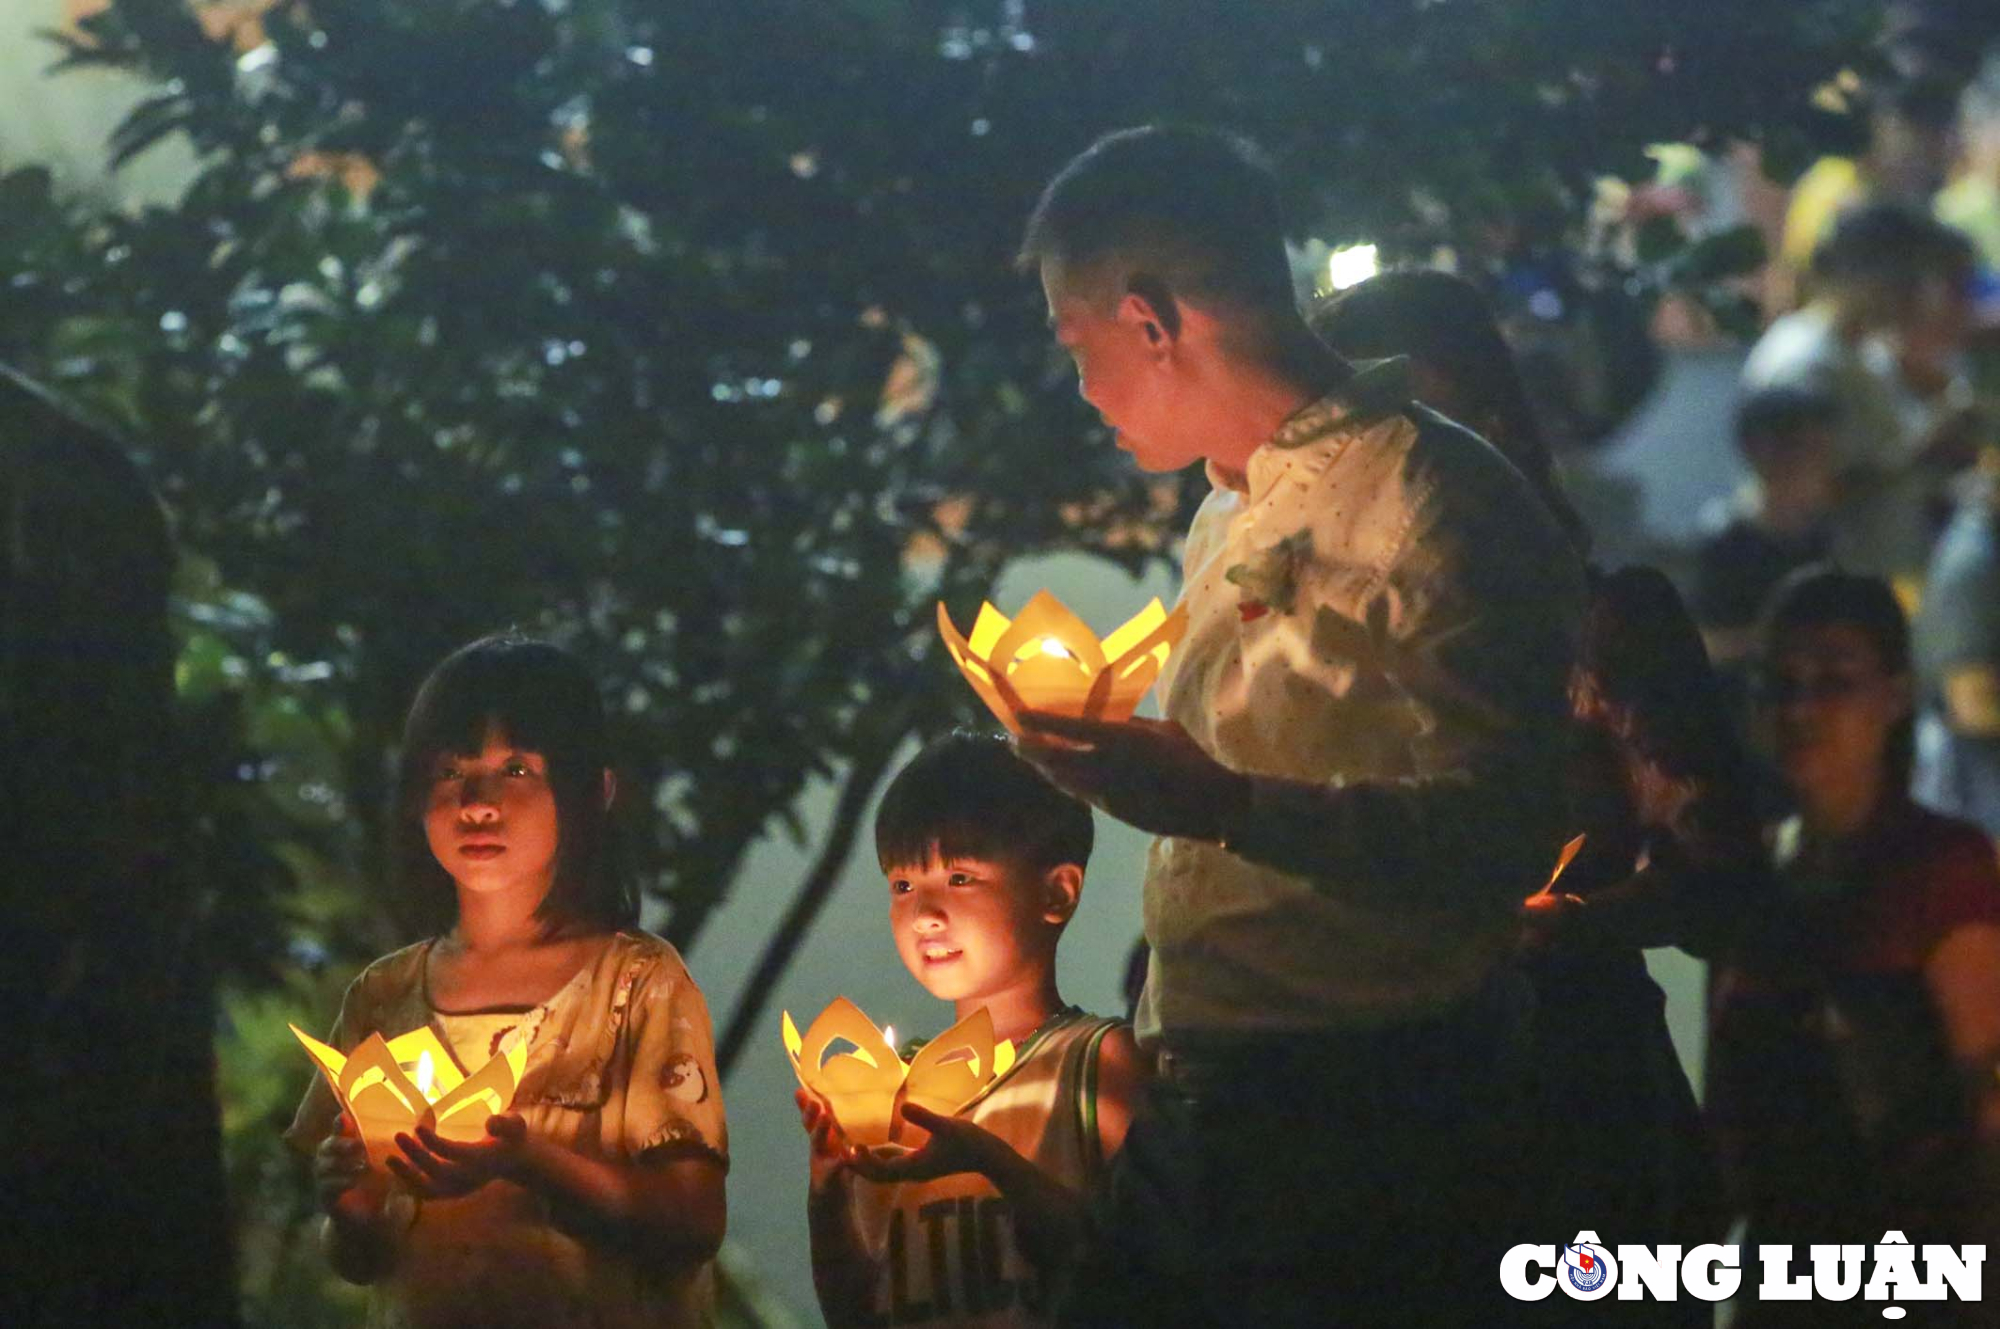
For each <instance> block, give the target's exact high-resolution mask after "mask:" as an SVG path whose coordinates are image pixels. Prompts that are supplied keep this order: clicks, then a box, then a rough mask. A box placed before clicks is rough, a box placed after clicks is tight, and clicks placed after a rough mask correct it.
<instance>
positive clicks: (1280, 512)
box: [1137, 362, 1584, 1043]
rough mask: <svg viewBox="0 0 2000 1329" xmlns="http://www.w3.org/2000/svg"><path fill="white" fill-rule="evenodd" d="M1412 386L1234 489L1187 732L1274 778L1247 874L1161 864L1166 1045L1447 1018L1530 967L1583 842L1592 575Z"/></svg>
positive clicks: (1288, 448) (1156, 1012)
mask: <svg viewBox="0 0 2000 1329" xmlns="http://www.w3.org/2000/svg"><path fill="white" fill-rule="evenodd" d="M1399 372H1400V371H1399V369H1398V366H1397V365H1396V364H1395V363H1394V362H1390V363H1389V364H1385V365H1382V366H1378V367H1377V368H1376V369H1374V370H1370V371H1367V372H1365V373H1364V374H1363V375H1362V376H1361V377H1360V378H1358V379H1357V380H1356V381H1355V382H1354V383H1353V384H1351V385H1350V386H1349V388H1348V389H1347V393H1346V396H1347V400H1343V398H1342V397H1341V396H1333V397H1328V398H1325V399H1323V400H1321V401H1319V402H1317V403H1314V404H1313V405H1311V406H1309V407H1307V408H1305V409H1304V410H1303V411H1301V412H1300V413H1299V414H1297V415H1295V416H1293V417H1292V419H1291V420H1290V421H1288V422H1287V423H1286V425H1285V426H1284V428H1283V429H1281V430H1280V432H1279V434H1278V436H1277V437H1276V438H1274V439H1273V440H1272V442H1270V443H1268V444H1266V445H1265V446H1263V447H1262V448H1260V449H1258V451H1257V452H1256V453H1255V454H1253V455H1252V457H1251V458H1250V463H1249V467H1248V472H1247V475H1245V476H1243V477H1241V478H1240V479H1234V480H1233V478H1232V477H1227V476H1223V475H1222V474H1220V473H1219V472H1215V471H1213V470H1212V471H1211V479H1213V480H1215V481H1216V482H1217V488H1216V489H1215V491H1214V492H1213V493H1211V494H1210V495H1209V497H1208V499H1207V500H1206V501H1205V502H1204V504H1203V505H1202V508H1201V510H1200V512H1199V513H1198V515H1197V516H1196V518H1195V521H1194V526H1193V529H1192V531H1191V532H1190V534H1189V536H1188V541H1187V547H1186V552H1185V555H1184V559H1183V562H1184V577H1185V580H1184V583H1183V590H1182V593H1181V603H1182V604H1183V605H1184V606H1185V607H1186V608H1187V611H1188V628H1187V634H1186V636H1185V638H1184V639H1183V640H1182V642H1181V645H1180V647H1179V648H1178V649H1177V650H1176V651H1175V653H1174V655H1173V657H1172V658H1171V659H1170V660H1169V662H1168V664H1167V668H1166V673H1165V677H1164V680H1163V685H1162V693H1163V696H1164V707H1165V712H1166V715H1167V716H1168V718H1170V719H1172V720H1175V721H1178V722H1179V723H1180V724H1181V725H1182V726H1183V727H1184V728H1185V729H1186V730H1187V731H1188V733H1189V734H1190V735H1192V736H1193V738H1194V739H1195V741H1196V742H1198V743H1200V744H1201V746H1202V747H1203V748H1204V749H1206V750H1207V751H1208V752H1209V753H1210V754H1211V755H1212V756H1214V757H1215V758H1217V759H1218V760H1219V761H1221V762H1222V763H1223V764H1224V765H1227V766H1229V767H1231V768H1233V769H1235V770H1238V771H1243V772H1247V773H1249V774H1252V775H1256V776H1270V777H1277V780H1276V781H1264V782H1261V783H1260V784H1259V785H1258V786H1257V789H1258V792H1257V797H1256V800H1255V806H1254V807H1253V814H1254V816H1253V822H1254V824H1252V825H1248V826H1245V827H1241V828H1238V829H1240V830H1241V831H1243V832H1244V834H1243V835H1242V836H1240V837H1233V844H1234V849H1235V851H1234V852H1232V850H1231V849H1225V848H1223V847H1222V846H1220V845H1216V844H1210V843H1205V842H1199V841H1194V840H1186V839H1176V838H1162V839H1159V840H1156V841H1155V842H1154V844H1153V847H1152V851H1151V856H1150V859H1149V861H1148V864H1147V871H1146V882H1145V916H1146V935H1147V938H1148V939H1149V940H1150V941H1151V943H1152V948H1153V955H1152V963H1151V969H1150V970H1149V974H1148V978H1147V983H1146V990H1145V994H1144V996H1143V998H1142V1000H1141V1003H1140V1008H1139V1018H1138V1031H1137V1032H1138V1036H1139V1038H1140V1040H1141V1041H1142V1042H1147V1043H1151V1042H1154V1041H1156V1040H1158V1039H1160V1038H1161V1037H1162V1036H1163V1035H1165V1036H1168V1037H1177V1036H1178V1037H1194V1038H1199V1037H1201V1036H1203V1035H1205V1034H1208V1033H1221V1034H1225V1035H1226V1034H1240V1033H1245V1032H1254V1031H1298V1030H1317V1029H1330V1028H1342V1027H1346V1028H1353V1027H1359V1026H1370V1025H1379V1024H1383V1023H1387V1022H1391V1021H1395V1020H1400V1019H1405V1018H1411V1017H1416V1016H1420V1015H1423V1014H1426V1013H1430V1012H1433V1011H1436V1010H1438V1009H1440V1008H1442V1007H1444V1006H1446V1005H1448V1004H1450V1003H1451V1002H1452V1001H1453V1000H1454V999H1455V998H1458V997H1460V996H1462V995H1464V994H1466V993H1468V992H1470V991H1471V990H1472V989H1474V988H1475V987H1476V986H1477V985H1478V984H1479V983H1480V982H1481V981H1482V979H1483V978H1484V977H1485V976H1486V975H1487V974H1488V973H1489V972H1490V971H1491V970H1492V968H1493V966H1494V965H1495V963H1496V962H1497V961H1498V959H1499V958H1500V957H1501V956H1502V955H1503V954H1504V953H1505V952H1506V951H1507V950H1508V948H1509V945H1510V942H1511V938H1512V935H1513V913H1514V909H1515V907H1516V906H1517V905H1518V904H1519V902H1520V900H1521V899H1522V898H1523V897H1524V896H1525V895H1526V894H1528V893H1530V892H1532V891H1533V890H1534V889H1535V888H1536V887H1538V886H1539V885H1540V884H1541V880H1540V878H1542V877H1545V876H1546V872H1547V869H1548V867H1549V866H1552V865H1553V862H1554V857H1555V854H1556V852H1557V850H1558V847H1559V846H1560V844H1561V842H1562V840H1563V839H1564V838H1566V836H1565V834H1564V832H1565V830H1566V829H1567V825H1566V823H1567V816H1566V813H1565V811H1564V809H1563V806H1562V796H1561V792H1560V790H1561V781H1560V771H1561V763H1562V760H1563V758H1564V756H1565V754H1566V752H1567V742H1568V733H1569V726H1568V706H1567V701H1566V697H1565V687H1566V683H1567V677H1568V672H1569V668H1570V663H1571V661H1572V660H1573V659H1574V658H1575V650H1576V642H1577V634H1578V630H1579V624H1580V621H1581V615H1582V606H1583V600H1584V591H1583V579H1582V568H1581V565H1580V563H1579V561H1578V559H1577V558H1576V557H1575V555H1574V553H1573V552H1572V551H1571V550H1570V548H1569V546H1568V544H1567V543H1566V541H1565V540H1564V538H1563V536H1562V535H1561V533H1560V531H1559V530H1558V528H1557V526H1556V524H1555V522H1554V520H1553V519H1552V518H1551V517H1550V516H1549V515H1548V513H1547V512H1546V511H1545V510H1544V508H1543V507H1542V505H1541V503H1540V502H1539V500H1538V499H1536V497H1535V496H1534V494H1533V491H1532V490H1531V489H1530V487H1529V486H1528V484H1527V482H1526V481H1525V480H1523V479H1522V478H1521V476H1520V474H1519V473H1518V472H1516V471H1515V470H1514V469H1513V467H1511V466H1510V465H1508V464H1507V463H1506V461H1505V460H1504V459H1502V458H1501V457H1500V455H1499V454H1498V453H1497V452H1495V451H1494V450H1493V449H1492V448H1491V447H1490V446H1489V445H1487V444H1486V443H1484V442H1483V441H1482V440H1480V439H1478V438H1476V437H1475V436H1473V435H1471V434H1469V433H1467V432H1466V431H1464V430H1463V429H1460V428H1459V427H1457V426H1456V425H1453V424H1451V423H1450V422H1448V421H1446V420H1444V419H1443V418H1442V417H1441V416H1437V415H1435V414H1433V413H1431V412H1428V411H1425V410H1423V409H1422V408H1420V407H1409V406H1407V402H1406V398H1405V396H1404V395H1403V394H1402V391H1401V384H1400V383H1399V382H1398V381H1397V375H1398V374H1399ZM1370 399H1373V400H1374V401H1375V402H1376V403H1377V404H1376V405H1374V406H1373V407H1362V406H1353V405H1350V404H1349V402H1350V401H1366V400H1370ZM1418 421H1421V422H1422V423H1421V428H1419V425H1418V423H1417V422H1418ZM1232 481H1233V482H1232ZM1274 864H1275V865H1274Z"/></svg>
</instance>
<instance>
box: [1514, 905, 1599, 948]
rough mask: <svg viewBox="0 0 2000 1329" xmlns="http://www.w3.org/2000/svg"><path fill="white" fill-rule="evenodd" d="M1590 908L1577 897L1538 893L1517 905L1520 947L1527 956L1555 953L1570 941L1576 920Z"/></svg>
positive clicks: (1575, 927)
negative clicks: (1519, 909) (1518, 907)
mask: <svg viewBox="0 0 2000 1329" xmlns="http://www.w3.org/2000/svg"><path fill="white" fill-rule="evenodd" d="M1589 907H1590V906H1589V905H1588V904H1586V903H1585V902H1584V899H1583V897H1582V896H1580V895H1565V894H1562V893H1559V892H1557V891H1554V890H1544V891H1538V892H1536V893H1535V894H1533V895H1531V896H1529V897H1528V898H1527V899H1525V900H1523V901H1522V902H1521V912H1520V922H1521V933H1520V946H1521V950H1522V952H1523V953H1524V954H1527V955H1529V956H1538V955H1544V954H1546V953H1548V952H1549V951H1553V950H1558V949H1560V948H1561V947H1562V945H1563V943H1564V941H1566V940H1568V939H1570V938H1571V937H1573V935H1574V934H1575V932H1576V929H1577V924H1578V920H1580V919H1581V918H1582V917H1583V915H1584V911H1585V910H1587V909H1588V908H1589Z"/></svg>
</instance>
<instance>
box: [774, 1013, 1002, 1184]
mask: <svg viewBox="0 0 2000 1329" xmlns="http://www.w3.org/2000/svg"><path fill="white" fill-rule="evenodd" d="M784 1020H785V1025H784V1028H785V1051H786V1052H787V1053H789V1054H790V1055H791V1058H792V1071H793V1073H794V1074H796V1075H797V1076H798V1077H799V1083H800V1084H802V1085H804V1086H805V1088H806V1091H807V1092H808V1093H812V1094H817V1095H818V1096H819V1097H821V1098H823V1099H825V1100H826V1104H827V1106H828V1107H829V1108H830V1109H832V1111H833V1119H834V1120H835V1121H837V1122H839V1123H840V1129H841V1130H842V1131H844V1132H845V1133H846V1135H847V1138H848V1139H849V1140H851V1141H853V1142H854V1143H855V1144H858V1145H862V1146H864V1147H866V1148H871V1149H872V1148H879V1147H881V1146H885V1145H891V1146H893V1145H904V1144H908V1143H910V1142H911V1140H912V1138H920V1137H921V1135H922V1132H921V1131H918V1130H917V1128H916V1127H914V1126H911V1125H910V1124H909V1123H908V1122H906V1121H904V1120H903V1104H905V1103H915V1104H918V1105H919V1106H921V1107H926V1108H929V1109H930V1110H931V1111H933V1112H937V1113H941V1114H943V1115H945V1116H950V1115H951V1114H952V1113H954V1112H956V1111H958V1110H959V1109H960V1108H962V1107H964V1106H965V1105H966V1104H967V1103H970V1102H971V1101H972V1100H973V1099H974V1098H976V1097H977V1096H978V1095H979V1092H980V1091H981V1090H983V1089H984V1088H986V1086H987V1085H989V1084H991V1083H992V1082H993V1081H994V1080H996V1079H998V1078H999V1077H1000V1076H1002V1075H1005V1074H1006V1073H1007V1070H1008V1068H1009V1067H1011V1066H1012V1065H1013V1064H1014V1045H1013V1044H1012V1043H1011V1042H1008V1041H1006V1040H1004V1039H1003V1040H1002V1041H1000V1042H998V1043H996V1042H994V1041H993V1017H992V1016H991V1015H989V1014H987V1012H986V1008H985V1007H984V1006H981V1007H980V1008H979V1009H978V1010H976V1011H974V1012H973V1013H972V1014H970V1015H968V1016H966V1017H965V1018H964V1019H963V1020H960V1021H959V1022H958V1023H957V1024H955V1025H953V1026H952V1027H951V1028H949V1029H947V1030H945V1031H944V1032H943V1033H942V1034H939V1035H938V1036H937V1037H936V1038H934V1039H932V1040H931V1041H930V1042H928V1043H926V1044H924V1046H923V1047H922V1048H921V1049H920V1050H919V1051H918V1052H917V1055H916V1056H914V1057H912V1058H911V1059H910V1060H909V1061H908V1062H905V1061H904V1060H903V1059H902V1058H901V1057H899V1056H897V1055H896V1050H895V1049H894V1048H892V1047H890V1046H889V1040H888V1039H887V1038H885V1037H884V1036H883V1035H882V1033H881V1032H880V1031H879V1030H877V1029H876V1028H875V1026H874V1025H873V1024H872V1023H870V1022H869V1019H868V1017H867V1016H865V1015H863V1014H862V1013H861V1008H860V1007H859V1006H856V1005H855V1004H854V1003H853V1002H851V1001H849V1000H848V999H847V998H845V997H836V998H834V1000H833V1003H832V1004H831V1005H829V1006H828V1007H827V1008H826V1009H825V1010H823V1011H821V1012H820V1013H819V1018H818V1019H816V1020H814V1021H813V1022H812V1025H811V1026H810V1027H809V1028H808V1029H807V1030H806V1032H805V1035H804V1036H803V1037H801V1036H800V1034H799V1029H798V1026H797V1025H795V1024H793V1023H792V1013H791V1012H790V1011H786V1012H785V1013H784ZM842 1042H845V1043H847V1044H850V1045H851V1046H852V1048H853V1050H852V1051H847V1052H834V1053H833V1055H832V1056H828V1055H827V1054H828V1052H829V1051H830V1050H831V1049H832V1048H833V1047H834V1046H835V1045H836V1044H838V1043H842Z"/></svg>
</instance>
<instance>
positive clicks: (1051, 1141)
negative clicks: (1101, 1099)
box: [850, 1011, 1118, 1329]
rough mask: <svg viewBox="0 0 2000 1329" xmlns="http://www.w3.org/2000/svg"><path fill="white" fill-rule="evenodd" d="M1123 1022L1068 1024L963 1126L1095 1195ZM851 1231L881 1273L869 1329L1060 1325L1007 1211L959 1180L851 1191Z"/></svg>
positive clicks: (979, 1102) (1036, 1046)
mask: <svg viewBox="0 0 2000 1329" xmlns="http://www.w3.org/2000/svg"><path fill="white" fill-rule="evenodd" d="M1117 1024H1118V1021H1116V1020H1106V1019H1098V1018H1095V1017H1092V1016H1089V1015H1085V1014H1083V1013H1082V1012H1080V1011H1078V1012H1073V1013H1071V1014H1069V1015H1067V1016H1063V1017H1060V1018H1059V1019H1058V1020H1057V1021H1056V1022H1053V1023H1051V1024H1050V1025H1049V1026H1048V1027H1047V1028H1045V1029H1043V1030H1042V1031H1041V1032H1040V1033H1039V1034H1038V1035H1037V1036H1036V1037H1035V1038H1034V1039H1033V1040H1032V1041H1031V1042H1030V1043H1029V1044H1028V1046H1027V1047H1025V1048H1024V1049H1022V1052H1021V1057H1020V1060H1019V1061H1017V1062H1015V1063H1014V1066H1013V1067H1012V1069H1010V1070H1009V1071H1008V1072H1007V1074H1005V1075H1004V1076H1002V1077H1000V1078H999V1079H998V1080H996V1081H994V1082H993V1083H992V1084H991V1085H989V1086H988V1087H987V1088H986V1089H985V1090H984V1091H983V1092H982V1093H981V1094H980V1095H979V1097H978V1098H976V1099H974V1100H973V1101H972V1102H970V1103H968V1104H966V1106H965V1107H963V1108H961V1109H959V1111H958V1114H957V1115H958V1116H960V1117H962V1118H964V1119H966V1120H968V1121H971V1122H973V1123H974V1124H976V1125H978V1126H982V1127H984V1128H985V1129H986V1130H989V1131H991V1132H992V1133H993V1134H995V1135H997V1136H999V1137H1000V1138H1001V1139H1002V1140H1004V1141H1005V1142H1006V1143H1007V1144H1008V1145H1009V1146H1010V1147H1011V1148H1012V1149H1013V1150H1014V1152H1016V1153H1018V1154H1020V1155H1021V1156H1022V1157H1023V1158H1025V1159H1027V1160H1028V1161H1029V1162H1031V1163H1033V1164H1034V1165H1035V1166H1036V1167H1038V1168H1040V1169H1041V1170H1042V1172H1044V1173H1045V1174H1047V1175H1048V1176H1051V1177H1054V1178H1055V1179H1056V1180H1058V1181H1060V1182H1062V1183H1063V1184H1064V1185H1066V1186H1069V1187H1070V1188H1072V1189H1074V1190H1076V1191H1079V1192H1083V1193H1088V1192H1089V1191H1090V1190H1091V1188H1092V1187H1093V1186H1094V1185H1095V1184H1096V1182H1097V1180H1098V1178H1099V1176H1100V1174H1101V1172H1102V1169H1103V1159H1102V1158H1101V1157H1100V1154H1099V1149H1098V1140H1097V1054H1098V1049H1099V1047H1100V1046H1101V1045H1102V1044H1103V1042H1104V1036H1105V1035H1106V1034H1107V1033H1109V1032H1110V1031H1111V1030H1112V1029H1113V1028H1115V1027H1117ZM850 1203H851V1205H852V1212H853V1219H854V1231H855V1234H856V1236H857V1237H858V1238H859V1242H860V1247H861V1250H862V1251H863V1252H864V1254H865V1256H866V1258H867V1259H868V1260H869V1262H870V1264H871V1265H872V1266H873V1271H874V1285H873V1295H872V1298H871V1304H870V1305H869V1307H868V1311H867V1316H868V1318H867V1321H866V1322H867V1323H873V1324H883V1325H891V1324H896V1325H903V1324H926V1325H937V1326H940V1329H943V1327H944V1326H950V1329H1035V1327H1036V1326H1043V1325H1049V1324H1053V1323H1054V1322H1055V1321H1054V1309H1055V1308H1054V1305H1053V1297H1052V1295H1051V1291H1050V1288H1049V1285H1048V1282H1047V1280H1046V1278H1045V1277H1044V1275H1043V1274H1042V1273H1041V1272H1040V1271H1039V1270H1037V1269H1036V1268H1035V1267H1034V1266H1032V1265H1030V1264H1029V1263H1028V1262H1027V1260H1026V1259H1025V1258H1024V1257H1023V1256H1022V1255H1021V1253H1020V1251H1019V1249H1018V1248H1017V1247H1016V1245H1015V1240H1014V1220H1013V1216H1012V1214H1011V1213H1010V1212H1009V1210H1008V1207H1007V1201H1006V1199H1005V1197H1003V1196H1002V1195H1001V1194H1000V1193H999V1192H998V1191H997V1190H996V1189H995V1188H994V1186H993V1183H992V1182H990V1181H988V1180H987V1179H986V1178H985V1177H983V1176H980V1175H978V1174H976V1173H970V1172H961V1173H955V1174H953V1175H951V1176H948V1177H939V1178H937V1179H936V1180H934V1181H922V1182H899V1183H897V1184H895V1185H887V1186H884V1185H876V1184H874V1183H872V1182H867V1181H860V1180H857V1181H855V1182H854V1185H853V1191H852V1199H851V1201H850Z"/></svg>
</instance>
